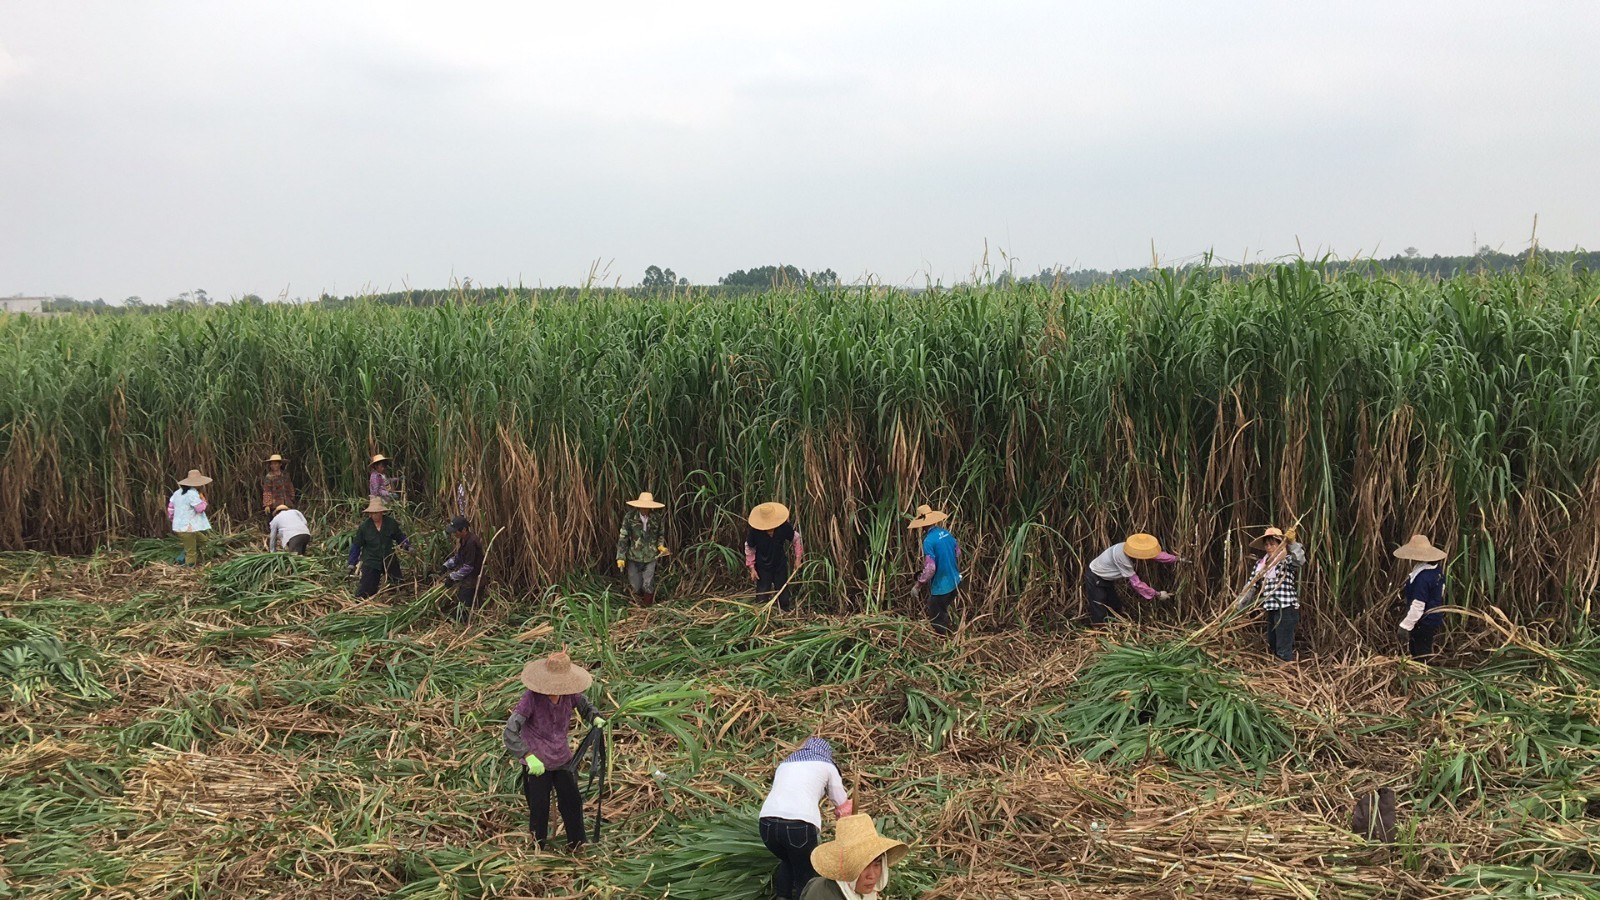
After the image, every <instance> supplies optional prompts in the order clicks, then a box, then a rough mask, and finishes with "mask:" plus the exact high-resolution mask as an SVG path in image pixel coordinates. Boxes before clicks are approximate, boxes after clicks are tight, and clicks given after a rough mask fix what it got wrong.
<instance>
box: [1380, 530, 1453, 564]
mask: <svg viewBox="0 0 1600 900" xmlns="http://www.w3.org/2000/svg"><path fill="white" fill-rule="evenodd" d="M1448 555H1449V554H1448V553H1445V552H1444V551H1443V550H1440V549H1439V548H1438V547H1435V546H1434V545H1433V542H1432V541H1430V540H1428V536H1427V535H1425V534H1413V535H1412V536H1411V540H1409V541H1406V542H1405V543H1404V544H1401V545H1400V546H1399V547H1397V548H1396V549H1395V551H1394V558H1395V559H1409V560H1412V561H1414V562H1438V561H1439V560H1441V559H1444V558H1445V557H1446V556H1448Z"/></svg>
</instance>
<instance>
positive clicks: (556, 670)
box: [522, 650, 594, 697]
mask: <svg viewBox="0 0 1600 900" xmlns="http://www.w3.org/2000/svg"><path fill="white" fill-rule="evenodd" d="M591 684H594V676H593V675H590V674H589V672H588V670H587V669H585V668H583V667H582V666H578V665H573V663H572V657H570V656H568V655H567V651H565V650H562V651H560V652H558V653H552V654H550V655H549V656H547V657H545V658H544V659H536V660H534V661H533V662H530V663H528V664H527V665H525V666H523V667H522V686H523V687H525V688H527V689H528V690H530V691H533V692H534V693H535V694H550V695H551V696H555V697H564V696H566V695H567V694H581V693H583V692H584V691H586V690H588V689H589V685H591Z"/></svg>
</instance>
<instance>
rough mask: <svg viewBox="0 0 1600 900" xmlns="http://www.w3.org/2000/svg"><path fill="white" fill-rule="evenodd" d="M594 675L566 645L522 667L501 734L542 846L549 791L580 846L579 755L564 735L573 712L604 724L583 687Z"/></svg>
mask: <svg viewBox="0 0 1600 900" xmlns="http://www.w3.org/2000/svg"><path fill="white" fill-rule="evenodd" d="M592 684H594V676H593V675H590V674H589V673H588V671H587V670H585V669H584V668H583V667H582V666H577V665H573V662H572V657H570V656H568V655H567V652H566V651H565V650H562V651H561V652H559V653H552V654H550V655H549V656H547V657H545V658H544V659H536V660H534V661H533V662H530V663H528V664H527V665H526V666H523V668H522V686H523V687H525V688H527V690H526V691H523V693H522V699H520V700H518V701H517V705H516V706H515V707H514V708H513V709H512V710H511V718H509V719H507V720H506V728H505V733H504V734H503V735H502V736H501V737H502V740H503V741H504V742H505V747H506V752H508V753H510V754H511V756H512V757H513V758H515V759H517V760H519V761H520V762H521V764H522V768H523V775H522V793H523V795H524V796H525V797H527V799H528V830H529V831H531V832H532V833H533V840H534V842H535V843H537V844H538V845H539V847H540V848H541V849H543V848H544V847H545V846H546V843H547V841H548V840H549V837H550V791H551V790H552V789H553V790H554V791H555V792H556V805H557V806H558V807H559V808H560V810H561V823H562V825H564V826H565V827H566V831H567V846H568V847H572V848H577V847H580V846H582V845H583V844H584V842H586V841H587V840H588V839H589V838H588V834H587V833H586V832H584V830H583V792H582V791H580V790H579V789H578V773H577V767H578V762H579V761H578V760H576V759H574V758H573V755H572V746H571V744H570V741H569V739H568V735H569V733H570V732H571V730H572V713H573V712H574V711H576V712H577V713H578V716H579V717H580V718H582V719H583V720H584V721H585V722H588V723H589V724H590V725H592V726H594V727H595V728H604V727H605V724H606V720H605V719H602V718H600V716H599V714H598V713H596V712H595V708H594V706H593V705H592V704H590V703H589V699H588V698H587V697H585V696H584V695H583V692H584V691H586V690H588V689H589V686H590V685H592Z"/></svg>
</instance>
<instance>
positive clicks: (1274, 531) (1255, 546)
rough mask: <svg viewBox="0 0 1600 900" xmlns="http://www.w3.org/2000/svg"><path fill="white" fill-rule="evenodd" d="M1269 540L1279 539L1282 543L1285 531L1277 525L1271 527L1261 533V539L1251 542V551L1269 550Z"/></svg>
mask: <svg viewBox="0 0 1600 900" xmlns="http://www.w3.org/2000/svg"><path fill="white" fill-rule="evenodd" d="M1267 538H1277V539H1278V540H1280V541H1281V540H1283V529H1282V528H1278V527H1277V526H1275V525H1274V526H1269V527H1268V528H1267V530H1266V531H1263V532H1261V537H1258V538H1256V539H1255V540H1253V541H1251V542H1250V549H1251V550H1265V549H1267Z"/></svg>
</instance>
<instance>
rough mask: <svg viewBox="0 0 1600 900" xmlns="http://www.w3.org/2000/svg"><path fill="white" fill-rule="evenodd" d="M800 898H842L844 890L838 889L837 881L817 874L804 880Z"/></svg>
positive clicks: (812, 899)
mask: <svg viewBox="0 0 1600 900" xmlns="http://www.w3.org/2000/svg"><path fill="white" fill-rule="evenodd" d="M800 900H844V891H841V890H839V882H837V881H834V880H833V879H831V878H823V877H822V876H821V875H818V876H817V877H815V878H813V879H811V880H810V881H808V882H806V888H805V890H803V891H801V892H800Z"/></svg>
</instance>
